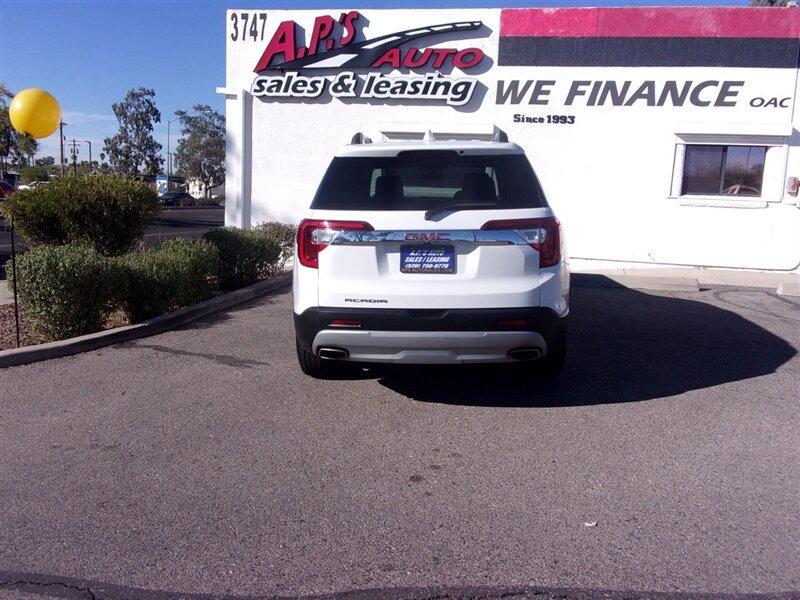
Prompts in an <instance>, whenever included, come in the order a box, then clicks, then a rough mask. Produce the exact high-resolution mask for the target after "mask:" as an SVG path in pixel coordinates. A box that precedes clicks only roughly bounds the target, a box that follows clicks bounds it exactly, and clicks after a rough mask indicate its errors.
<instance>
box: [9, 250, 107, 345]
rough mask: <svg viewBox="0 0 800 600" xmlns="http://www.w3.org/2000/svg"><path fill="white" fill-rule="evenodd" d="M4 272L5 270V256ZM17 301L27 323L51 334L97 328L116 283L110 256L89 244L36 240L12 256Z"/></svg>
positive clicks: (58, 337)
mask: <svg viewBox="0 0 800 600" xmlns="http://www.w3.org/2000/svg"><path fill="white" fill-rule="evenodd" d="M6 273H8V274H9V276H11V273H12V269H11V264H10V261H9V262H8V263H7V264H6ZM10 283H11V285H12V286H13V285H17V286H18V287H17V291H18V293H19V297H20V302H21V303H22V305H23V307H24V308H25V314H26V315H27V316H28V317H29V318H30V319H31V325H32V327H33V329H34V330H35V331H36V332H37V333H39V334H42V335H44V336H45V337H47V338H49V339H52V340H61V339H65V338H69V337H74V336H78V335H84V334H87V333H93V332H95V331H100V330H101V329H102V328H103V323H104V321H105V318H106V316H107V315H108V313H109V311H110V310H111V309H112V302H113V299H114V298H115V297H116V296H117V295H118V293H119V289H120V278H119V272H118V271H117V270H116V269H115V268H114V264H113V261H112V260H110V259H108V258H106V257H104V256H102V255H101V254H99V253H97V252H95V251H94V250H92V249H91V248H86V247H83V246H75V245H64V246H46V245H43V246H38V247H36V248H32V249H31V250H29V251H28V252H26V253H25V254H22V255H20V256H19V257H18V258H17V281H11V282H10Z"/></svg>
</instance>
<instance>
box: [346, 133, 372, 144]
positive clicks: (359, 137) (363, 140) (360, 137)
mask: <svg viewBox="0 0 800 600" xmlns="http://www.w3.org/2000/svg"><path fill="white" fill-rule="evenodd" d="M371 143H372V140H371V139H370V138H368V137H367V136H365V135H364V134H363V133H361V132H360V131H359V132H358V133H356V134H355V135H354V136H353V139H351V140H350V144H371Z"/></svg>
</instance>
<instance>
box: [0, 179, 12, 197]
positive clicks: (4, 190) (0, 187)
mask: <svg viewBox="0 0 800 600" xmlns="http://www.w3.org/2000/svg"><path fill="white" fill-rule="evenodd" d="M13 193H14V186H13V185H11V184H10V183H8V182H7V181H5V180H4V179H0V200H3V199H5V197H6V196H8V195H10V194H13Z"/></svg>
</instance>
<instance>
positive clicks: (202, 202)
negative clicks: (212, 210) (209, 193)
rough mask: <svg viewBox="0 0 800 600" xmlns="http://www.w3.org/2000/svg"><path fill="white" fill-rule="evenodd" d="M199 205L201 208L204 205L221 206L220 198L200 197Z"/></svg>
mask: <svg viewBox="0 0 800 600" xmlns="http://www.w3.org/2000/svg"><path fill="white" fill-rule="evenodd" d="M197 206H199V207H201V208H202V207H204V206H219V200H217V199H216V198H206V197H200V198H198V199H197Z"/></svg>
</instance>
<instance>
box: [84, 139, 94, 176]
mask: <svg viewBox="0 0 800 600" xmlns="http://www.w3.org/2000/svg"><path fill="white" fill-rule="evenodd" d="M83 141H84V142H86V143H87V144H89V173H91V172H92V142H90V141H89V140H83Z"/></svg>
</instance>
